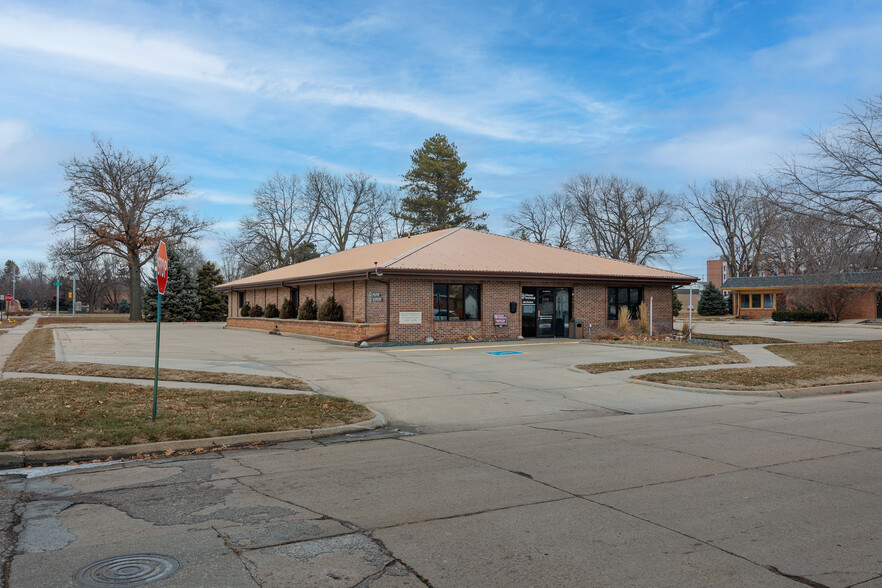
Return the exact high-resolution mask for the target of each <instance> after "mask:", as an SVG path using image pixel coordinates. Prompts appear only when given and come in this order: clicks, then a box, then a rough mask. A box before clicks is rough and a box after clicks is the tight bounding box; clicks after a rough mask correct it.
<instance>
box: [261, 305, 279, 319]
mask: <svg viewBox="0 0 882 588" xmlns="http://www.w3.org/2000/svg"><path fill="white" fill-rule="evenodd" d="M263 316H265V317H266V318H279V307H278V306H276V305H275V304H273V303H272V302H270V303H269V304H267V305H266V308H265V309H264V311H263Z"/></svg>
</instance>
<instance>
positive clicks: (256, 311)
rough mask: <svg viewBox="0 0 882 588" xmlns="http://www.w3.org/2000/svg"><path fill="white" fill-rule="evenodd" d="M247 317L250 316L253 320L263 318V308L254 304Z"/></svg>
mask: <svg viewBox="0 0 882 588" xmlns="http://www.w3.org/2000/svg"><path fill="white" fill-rule="evenodd" d="M248 316H251V317H254V318H260V317H262V316H263V307H261V306H260V305H259V304H255V305H254V306H252V307H251V312H250V313H249V314H248Z"/></svg>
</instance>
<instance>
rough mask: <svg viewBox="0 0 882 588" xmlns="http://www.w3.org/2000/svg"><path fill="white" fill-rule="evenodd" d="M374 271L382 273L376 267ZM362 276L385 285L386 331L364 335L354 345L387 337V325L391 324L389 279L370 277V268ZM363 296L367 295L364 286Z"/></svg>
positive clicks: (388, 328)
mask: <svg viewBox="0 0 882 588" xmlns="http://www.w3.org/2000/svg"><path fill="white" fill-rule="evenodd" d="M374 272H375V273H376V274H377V275H383V274H380V273H379V271H378V270H377V269H376V268H375V269H374ZM364 277H365V280H367V281H374V282H379V283H381V284H385V285H386V332H385V333H380V334H379V335H372V336H370V337H365V338H364V339H362V340H360V341H358V342H356V344H355V345H356V346H358V345H361V344H362V343H365V342H367V341H373V340H374V339H379V338H381V337H388V336H389V330H390V327H389V325H390V324H391V322H390V321H391V316H390V314H389V313H390V311H391V308H392V307H391V304H390V302H391V301H390V300H389V292H390V290H389V281H388V280H380V279H378V278H372V277H371V272H370V270H368V271H366V272H365V274H364ZM365 296H367V288H365ZM364 312H365V314H367V306H365V309H364Z"/></svg>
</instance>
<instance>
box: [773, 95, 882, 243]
mask: <svg viewBox="0 0 882 588" xmlns="http://www.w3.org/2000/svg"><path fill="white" fill-rule="evenodd" d="M858 104H859V107H858V108H855V107H847V108H846V111H845V112H844V113H843V115H842V119H841V121H840V123H839V125H838V126H836V127H835V128H833V129H831V130H829V131H827V132H815V133H810V134H808V136H807V137H808V140H809V142H810V144H811V146H812V148H813V152H812V153H810V154H809V155H808V157H806V158H796V157H791V158H789V159H784V160H783V161H782V163H781V165H780V168H779V169H778V171H779V173H780V175H781V177H782V178H784V180H785V182H784V183H783V188H784V194H785V196H786V198H785V199H784V200H782V205H783V206H785V207H786V208H787V209H788V210H791V211H793V212H796V213H799V214H806V215H809V216H811V215H821V216H822V217H824V218H827V219H829V220H830V221H832V222H835V223H837V224H840V225H842V226H846V227H853V228H856V229H860V230H862V231H866V232H868V233H870V234H874V235H876V236H877V237H879V236H882V131H880V125H882V95H880V96H877V97H874V98H870V99H868V100H860V101H859V102H858Z"/></svg>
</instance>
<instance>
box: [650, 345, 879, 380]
mask: <svg viewBox="0 0 882 588" xmlns="http://www.w3.org/2000/svg"><path fill="white" fill-rule="evenodd" d="M769 351H772V352H774V353H775V354H777V355H780V356H781V357H783V358H785V359H788V360H790V361H792V362H794V363H795V364H797V365H795V366H786V367H756V368H745V369H740V370H708V371H703V370H702V371H696V372H669V373H664V374H645V375H643V376H640V379H643V380H649V381H652V382H663V383H666V384H674V385H678V386H681V385H682V386H694V387H697V388H724V389H729V390H780V389H786V388H808V387H812V386H824V385H829V384H854V383H858V382H877V381H882V341H855V342H852V343H816V344H811V345H796V344H789V345H774V346H772V347H769Z"/></svg>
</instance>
